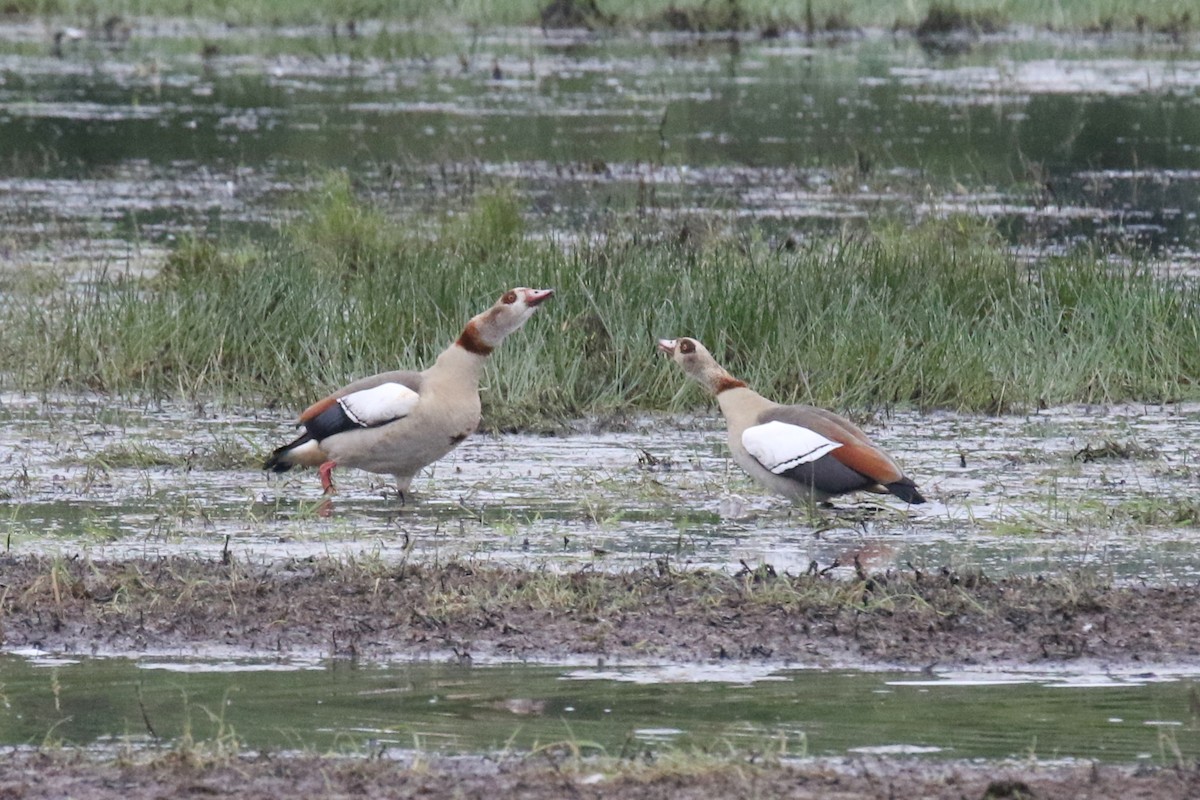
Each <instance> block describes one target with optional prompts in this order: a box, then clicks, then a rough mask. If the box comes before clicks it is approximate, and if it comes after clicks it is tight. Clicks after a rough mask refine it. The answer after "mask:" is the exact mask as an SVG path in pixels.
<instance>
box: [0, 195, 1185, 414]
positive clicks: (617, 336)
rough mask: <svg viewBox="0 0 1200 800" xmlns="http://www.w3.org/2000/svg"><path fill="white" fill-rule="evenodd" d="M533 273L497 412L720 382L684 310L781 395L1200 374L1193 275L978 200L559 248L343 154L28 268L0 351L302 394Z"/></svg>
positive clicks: (493, 387)
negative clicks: (965, 213) (137, 262)
mask: <svg viewBox="0 0 1200 800" xmlns="http://www.w3.org/2000/svg"><path fill="white" fill-rule="evenodd" d="M518 285H523V286H550V287H554V288H556V289H557V290H558V296H557V297H556V298H555V299H554V300H553V301H552V302H551V303H549V304H548V305H547V306H546V307H545V308H544V309H543V310H542V311H541V312H539V314H538V316H537V317H535V318H534V319H533V320H532V321H531V322H530V323H529V324H528V325H527V326H526V327H525V329H524V330H523V331H521V332H520V333H519V334H517V335H516V336H514V337H513V339H512V340H511V341H510V342H507V343H505V345H504V347H502V348H500V349H499V350H498V351H497V353H496V355H495V356H494V357H493V359H492V364H491V367H490V373H489V375H488V377H487V379H486V381H485V383H486V389H485V392H484V397H485V409H486V411H485V418H486V420H487V424H489V425H490V426H492V427H498V428H513V427H525V428H528V427H541V426H544V425H547V424H552V423H553V421H555V420H562V419H565V418H570V417H576V416H579V415H585V414H609V413H622V412H627V411H633V410H640V409H679V408H683V407H691V406H698V405H702V404H705V403H707V402H708V401H707V400H706V399H704V398H702V397H701V395H700V394H699V392H698V391H697V390H695V389H694V388H690V387H689V386H688V384H687V383H686V382H685V381H684V379H683V376H682V375H681V374H680V373H679V372H678V371H677V370H676V369H674V368H673V367H672V366H671V365H669V364H667V363H666V362H665V361H664V360H662V359H661V358H659V357H657V356H656V354H655V351H654V340H655V338H658V337H673V336H680V335H688V336H694V337H696V338H699V339H700V340H702V341H703V342H705V344H707V345H708V346H709V348H710V349H711V350H712V351H713V352H714V353H715V354H716V356H717V357H718V359H719V360H721V361H722V362H723V363H724V364H725V366H726V367H727V368H728V369H729V370H730V371H731V372H733V373H734V374H735V375H738V376H739V377H742V378H743V379H745V380H747V381H749V382H750V383H751V385H753V386H755V387H756V388H758V389H759V390H760V391H761V392H762V393H763V394H765V395H767V396H769V397H772V398H774V399H777V400H779V401H781V402H795V401H806V402H814V403H818V404H821V405H826V406H830V407H834V408H843V409H844V408H864V407H865V408H878V407H880V406H889V405H893V404H902V405H912V406H917V407H922V408H933V407H939V408H955V409H964V410H986V411H1004V410H1009V409H1017V408H1029V407H1036V406H1039V405H1053V404H1060V403H1066V402H1120V401H1126V400H1139V401H1173V400H1185V399H1196V398H1197V397H1198V396H1200V387H1198V386H1197V384H1196V377H1195V376H1197V375H1200V347H1197V342H1198V341H1200V286H1197V284H1196V283H1195V282H1188V281H1185V280H1176V279H1164V278H1160V277H1157V276H1156V275H1155V274H1153V273H1152V271H1151V270H1150V269H1148V268H1147V267H1145V266H1142V265H1138V264H1132V265H1130V264H1125V263H1114V262H1112V261H1111V260H1108V259H1106V258H1104V257H1102V256H1101V255H1099V254H1097V253H1093V252H1089V251H1086V250H1081V251H1080V252H1078V253H1075V254H1073V255H1070V256H1065V257H1059V258H1053V259H1048V260H1045V261H1042V262H1039V263H1036V264H1033V265H1032V266H1028V265H1025V264H1023V263H1021V262H1019V261H1018V260H1017V259H1016V258H1014V257H1013V256H1012V255H1011V254H1009V252H1008V251H1007V249H1006V247H1005V245H1004V243H1003V242H1002V241H1001V240H1000V238H999V237H998V236H997V235H996V233H995V231H994V230H992V229H991V228H990V227H988V226H987V225H985V224H983V223H979V222H976V221H971V220H968V219H963V218H952V219H948V220H932V221H928V222H925V223H923V224H920V225H917V226H915V227H911V226H910V227H902V226H899V225H896V226H881V227H878V228H876V229H875V230H873V231H872V232H871V233H869V234H864V235H856V236H846V237H837V236H833V237H828V238H819V239H814V240H812V241H810V242H808V243H807V244H805V245H803V246H801V247H799V248H797V249H794V250H781V249H778V248H775V247H772V246H771V245H769V244H768V243H766V242H763V241H758V240H755V239H752V238H751V239H746V238H743V237H735V236H732V235H721V234H712V235H709V236H705V237H700V238H697V237H692V238H689V239H686V240H684V241H680V240H679V238H678V237H667V236H639V237H637V238H636V239H630V238H622V237H619V236H612V237H609V238H608V239H607V240H605V241H604V242H602V243H597V242H584V243H580V244H576V245H573V246H571V247H565V246H561V245H559V244H556V243H553V242H546V241H540V240H532V239H529V238H526V237H524V236H523V226H522V222H521V217H520V214H519V212H518V209H517V206H516V203H515V201H514V200H513V198H512V196H511V195H509V194H506V193H500V194H494V195H487V196H483V197H481V198H479V199H478V201H477V203H476V205H475V206H474V207H473V208H472V209H470V210H469V211H467V212H465V213H462V214H459V215H457V216H454V217H450V218H448V219H446V220H445V221H444V222H443V223H441V225H440V227H437V228H435V229H433V230H429V229H413V228H410V227H407V226H405V225H402V224H397V223H396V222H394V221H392V220H390V219H388V218H387V217H386V216H385V215H384V214H383V213H382V212H380V211H379V210H377V209H374V208H372V207H369V206H367V205H364V204H363V203H361V202H359V201H358V200H356V199H355V197H354V194H353V192H352V191H351V189H350V187H349V185H348V184H347V183H345V181H344V180H340V179H333V180H331V181H330V182H328V183H327V184H326V185H325V186H324V188H323V189H322V190H321V191H319V192H317V193H316V195H315V197H314V198H313V200H312V203H311V205H310V207H309V208H308V209H307V211H306V213H305V214H304V215H303V217H302V218H301V219H299V220H298V221H297V222H296V223H294V224H292V225H289V226H287V227H286V228H285V229H284V230H283V231H282V232H281V235H280V237H279V239H278V240H277V241H276V242H274V243H272V244H247V245H242V246H227V245H223V244H219V243H213V242H206V241H197V240H193V241H185V242H184V243H182V244H181V245H180V246H179V248H178V249H177V250H176V251H175V252H173V253H172V254H171V255H170V256H169V257H168V258H167V260H166V263H165V264H164V265H163V268H162V271H161V272H160V273H159V275H157V276H155V277H153V278H150V279H145V280H138V279H130V278H112V277H108V276H105V275H98V276H95V278H94V280H93V281H92V282H91V283H89V284H87V285H86V288H84V289H80V288H79V286H78V284H65V283H53V284H46V285H44V286H43V285H41V284H33V285H31V286H30V287H27V288H25V289H23V290H22V291H20V292H17V291H14V292H13V293H11V295H10V296H8V297H7V298H6V299H5V301H4V302H3V303H2V304H0V324H2V325H3V327H4V330H5V337H4V338H3V340H2V341H0V373H3V375H4V383H5V384H6V385H8V386H9V387H11V388H18V389H22V390H25V391H42V392H48V391H54V390H64V389H65V390H78V389H92V390H99V391H104V392H111V393H117V394H122V395H138V396H150V397H175V398H183V399H188V400H200V401H206V400H210V399H214V398H215V399H224V400H227V401H228V400H238V401H244V400H251V401H257V402H264V403H267V404H275V405H280V406H284V407H286V408H289V409H297V408H300V407H303V405H304V404H306V403H307V402H308V400H310V399H311V398H312V397H314V396H318V395H320V394H323V393H324V392H326V391H328V390H329V389H330V388H333V387H336V386H337V385H340V384H342V383H344V382H346V381H348V380H350V379H353V378H355V377H358V376H362V375H365V374H369V373H373V372H376V371H380V370H385V369H392V368H396V367H408V368H414V367H423V366H425V365H428V364H429V363H431V362H432V360H433V358H434V357H435V356H436V355H437V353H438V352H440V351H441V350H442V349H443V348H444V347H445V346H446V345H447V344H449V342H451V341H452V340H453V339H454V338H455V336H457V334H458V332H459V331H460V330H461V328H462V325H463V324H464V323H465V321H466V320H467V319H468V318H470V317H471V316H472V315H474V314H476V313H478V312H479V311H481V310H483V309H484V308H486V307H487V306H488V305H490V304H491V303H492V302H494V300H495V298H496V297H498V296H499V295H500V293H501V292H502V291H504V290H505V289H507V288H509V287H512V286H518Z"/></svg>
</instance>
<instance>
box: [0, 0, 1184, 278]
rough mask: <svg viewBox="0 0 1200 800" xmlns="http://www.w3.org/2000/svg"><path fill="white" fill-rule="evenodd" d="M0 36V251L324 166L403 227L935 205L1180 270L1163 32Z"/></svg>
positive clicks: (274, 205)
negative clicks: (495, 211) (933, 45)
mask: <svg viewBox="0 0 1200 800" xmlns="http://www.w3.org/2000/svg"><path fill="white" fill-rule="evenodd" d="M6 28H7V29H6V31H4V32H0V34H2V35H0V152H4V153H5V154H6V157H5V159H4V160H3V163H2V164H0V188H3V190H4V191H3V192H0V223H3V225H4V226H5V228H6V230H7V233H8V236H7V238H8V240H9V241H7V242H4V243H2V244H4V246H5V248H6V249H7V250H8V251H9V254H10V255H11V256H12V257H13V258H12V259H11V260H10V263H15V264H18V265H22V264H24V265H34V266H39V267H44V266H46V265H47V264H54V263H58V262H66V263H68V264H80V263H82V265H84V266H86V265H88V263H89V258H88V253H89V252H91V253H93V254H94V253H95V252H96V251H95V250H89V249H81V248H79V247H78V246H77V245H78V242H80V241H81V240H82V241H88V242H96V243H98V244H99V245H100V246H102V247H103V248H104V249H103V250H102V251H100V252H101V253H102V254H105V255H107V256H108V258H109V259H110V262H109V263H110V264H115V265H118V266H120V265H124V264H127V263H128V264H129V265H130V266H132V267H140V266H141V262H142V261H143V259H145V260H153V258H154V257H156V256H157V255H158V254H159V251H158V250H157V248H158V247H161V246H163V245H165V244H167V243H169V242H170V241H171V240H172V238H173V237H175V236H176V235H178V234H180V233H184V232H189V231H193V230H196V229H200V230H205V229H207V230H210V231H220V232H222V233H226V234H228V233H233V232H237V231H246V230H248V231H251V232H254V233H256V234H258V233H261V232H263V231H264V230H265V229H269V228H270V227H271V226H272V225H273V224H277V223H278V221H279V220H280V219H283V218H285V217H286V216H287V211H286V209H283V208H280V206H279V203H280V200H281V198H282V197H283V196H284V195H286V194H287V192H288V191H289V190H291V189H294V188H296V187H304V186H307V185H309V184H310V181H311V179H312V176H313V173H314V172H319V171H320V170H323V169H328V168H335V169H347V170H350V171H351V173H352V174H353V176H354V178H355V181H356V183H357V184H358V185H359V186H360V187H361V188H362V189H364V190H365V191H367V192H370V193H371V194H373V195H374V196H375V197H376V198H377V199H378V200H380V201H381V202H382V203H384V204H385V205H387V206H390V207H391V208H392V209H393V210H394V213H395V214H397V215H398V216H403V217H413V216H418V215H422V214H424V213H426V212H428V211H429V210H430V209H431V208H437V207H441V206H443V205H445V204H447V203H449V204H451V205H453V204H454V203H455V202H456V201H457V199H459V198H460V197H461V196H463V195H466V194H470V192H471V191H472V190H473V189H474V188H476V187H478V186H479V185H481V184H493V183H503V184H506V185H512V186H514V187H515V188H516V190H517V191H518V192H519V193H521V194H523V195H524V196H525V197H526V198H527V199H528V203H527V205H526V209H527V211H529V212H530V216H531V219H532V222H533V225H534V228H535V230H539V231H543V232H547V233H554V234H557V235H571V234H576V233H589V232H596V231H604V230H608V229H609V226H610V225H611V224H612V222H613V220H614V215H615V216H616V217H620V218H624V215H626V214H637V215H639V216H641V215H646V214H649V215H652V216H659V217H663V218H666V219H668V220H670V219H672V218H675V217H678V218H680V219H692V218H696V217H700V218H704V219H708V220H710V221H713V222H716V223H717V224H728V225H733V226H740V227H748V228H750V227H752V228H754V229H755V230H758V231H760V232H765V233H767V235H770V236H774V237H778V238H781V239H782V238H783V237H785V236H789V235H794V236H801V237H802V236H804V235H806V234H808V233H810V232H812V231H816V230H822V229H830V228H840V227H841V226H842V225H844V224H861V223H862V221H863V220H865V219H866V218H868V217H870V216H873V215H879V214H881V213H886V214H895V215H899V216H901V217H902V218H909V217H911V216H913V215H916V216H922V215H929V214H936V215H944V214H952V213H953V214H967V215H973V216H983V217H987V218H989V219H994V220H996V221H998V222H999V223H1000V224H1001V226H1002V228H1003V229H1005V230H1006V231H1007V232H1008V233H1009V234H1010V236H1011V237H1012V239H1013V241H1014V243H1015V244H1017V245H1021V246H1023V247H1027V248H1034V249H1035V250H1037V251H1039V252H1042V251H1045V250H1047V249H1050V250H1053V249H1056V248H1062V247H1067V246H1070V245H1071V244H1073V243H1075V242H1077V241H1079V240H1081V239H1083V238H1089V239H1097V238H1098V239H1101V240H1104V241H1108V242H1113V241H1115V242H1118V243H1123V244H1128V245H1133V246H1135V247H1139V248H1146V249H1149V250H1151V251H1154V252H1156V253H1159V254H1162V255H1165V256H1166V257H1167V258H1168V259H1170V260H1173V261H1174V262H1176V266H1177V268H1178V269H1181V270H1184V271H1193V270H1196V265H1197V263H1198V262H1200V259H1198V257H1197V253H1198V252H1200V218H1198V217H1197V213H1196V208H1197V206H1198V202H1197V201H1198V199H1200V92H1197V88H1198V87H1200V58H1198V57H1197V55H1196V53H1195V51H1194V50H1193V49H1192V48H1191V47H1190V46H1189V45H1188V44H1186V43H1184V44H1182V45H1181V44H1179V43H1177V42H1173V41H1169V40H1167V39H1156V38H1154V37H1131V36H1116V37H1104V38H1100V37H1093V38H1083V37H1072V36H1053V35H1049V34H1042V33H1029V32H1026V33H1022V34H1020V35H1017V36H1013V37H1008V38H993V39H988V40H984V41H981V42H978V43H976V44H975V46H974V47H972V48H971V49H969V50H968V51H966V52H963V53H959V54H944V53H931V52H927V51H925V50H922V49H921V48H920V47H919V46H918V45H917V44H916V43H915V42H914V41H912V40H911V39H909V38H907V37H903V36H900V37H894V36H891V35H889V34H886V33H884V32H880V31H874V32H868V33H867V34H866V35H864V36H861V37H857V38H854V39H851V40H843V41H838V42H825V41H819V42H817V43H815V44H814V43H809V42H807V41H806V40H805V39H803V38H802V37H783V38H781V39H775V40H769V41H760V40H758V39H755V38H750V37H746V38H741V39H738V40H736V41H731V40H729V39H728V38H713V37H696V36H691V35H641V36H628V37H623V36H612V35H571V34H554V35H546V34H544V33H542V32H541V31H537V30H528V29H509V30H500V31H493V32H488V33H483V32H478V31H455V30H443V31H440V32H434V33H428V32H425V31H420V30H413V29H408V28H405V27H403V26H398V25H392V26H380V25H364V26H363V27H362V28H361V29H360V30H361V34H362V35H361V36H360V37H359V38H358V39H356V40H353V41H351V40H349V39H347V38H346V37H345V35H344V32H343V35H342V36H341V37H340V38H337V39H334V38H332V37H331V36H330V32H329V29H328V28H327V27H325V26H317V27H313V28H307V29H306V28H270V27H268V28H253V27H239V28H224V27H222V26H219V25H214V24H212V23H207V22H203V21H191V20H186V21H185V20H168V21H156V20H146V19H143V20H134V21H133V35H132V38H131V39H130V41H129V42H128V43H127V44H125V45H123V46H120V47H116V46H113V45H110V44H109V43H107V42H105V41H103V40H102V39H100V38H99V37H89V38H85V39H84V40H83V41H81V42H77V43H73V44H72V45H71V46H70V47H69V48H68V49H66V50H65V51H64V52H63V54H62V57H60V58H56V57H54V56H53V55H52V54H51V51H50V45H49V37H50V34H51V32H52V29H51V27H47V26H45V25H42V24H40V23H37V24H30V25H19V24H16V25H13V26H11V27H8V26H6ZM206 45H207V46H208V48H209V51H210V52H209V54H208V55H202V50H203V48H204V47H205V46H206ZM47 238H49V240H50V241H51V242H61V243H63V246H64V247H65V249H63V250H62V251H61V252H60V250H59V248H58V247H56V246H54V245H53V244H48V242H47ZM72 243H74V246H72ZM122 243H123V244H125V249H124V250H123V249H122V248H121V247H120V246H119V245H120V244H122Z"/></svg>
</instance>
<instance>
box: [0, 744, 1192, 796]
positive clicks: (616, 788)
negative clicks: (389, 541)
mask: <svg viewBox="0 0 1200 800" xmlns="http://www.w3.org/2000/svg"><path fill="white" fill-rule="evenodd" d="M1197 796H1200V772H1197V770H1196V769H1195V768H1188V769H1178V770H1177V769H1162V768H1159V769H1154V768H1140V769H1133V768H1125V767H1109V766H1099V765H1090V764H1081V765H1051V766H1046V765H1034V764H1029V765H1018V764H1003V765H997V764H981V763H968V762H930V761H922V760H909V759H880V758H862V759H844V760H838V761H820V762H805V763H804V764H799V765H785V764H778V763H775V764H752V763H748V762H744V761H743V762H740V763H734V764H717V763H713V762H701V763H696V764H691V765H680V764H673V765H658V764H655V763H652V762H645V761H640V760H639V761H633V762H622V763H615V762H612V761H608V762H604V763H598V762H593V761H590V760H587V759H571V758H568V759H557V758H554V757H552V756H551V757H543V756H535V757H526V758H506V759H503V760H492V759H486V758H479V757H473V758H457V759H450V758H442V759H433V760H421V761H419V762H416V763H403V762H399V761H392V760H388V759H375V760H361V759H359V760H354V759H345V758H337V759H335V758H320V757H315V756H302V757H295V758H273V757H255V758H234V759H225V760H221V761H218V762H216V763H209V764H203V763H196V762H194V761H192V760H191V759H189V758H187V757H179V756H176V755H172V756H168V757H164V758H159V759H156V760H153V761H148V762H147V761H143V762H141V763H132V762H128V761H120V760H118V761H96V760H93V759H92V758H91V757H89V756H88V755H86V754H81V753H65V752H57V753H54V752H51V753H17V754H10V755H7V756H0V798H4V799H5V800H10V799H11V800H16V798H63V797H71V798H75V800H103V799H104V798H121V800H141V799H142V798H163V797H239V798H246V799H247V800H256V799H257V798H264V799H266V798H272V799H273V798H279V797H304V798H342V797H374V798H409V797H455V798H464V800H466V799H470V798H480V800H493V798H496V797H521V798H527V799H528V800H540V798H576V799H577V800H605V798H621V799H622V800H641V799H642V798H647V799H649V798H655V799H657V798H662V799H663V800H666V799H667V798H670V799H671V800H688V799H689V798H708V797H713V798H715V797H720V798H740V797H755V798H763V799H764V800H766V799H768V798H795V799H796V800H806V799H809V798H811V799H814V800H815V798H837V799H838V800H852V799H854V798H896V797H912V798H915V797H920V798H930V799H933V800H936V799H938V798H946V799H947V800H949V799H950V798H953V800H961V799H962V798H972V799H979V800H1000V798H1022V799H1023V800H1032V799H1033V798H1054V797H1071V798H1076V799H1077V800H1078V799H1081V798H1082V799H1092V800H1099V798H1114V799H1117V798H1119V799H1120V800H1139V799H1140V798H1147V799H1148V798H1154V799H1155V800H1173V799H1174V798H1180V799H1182V798H1190V797H1197Z"/></svg>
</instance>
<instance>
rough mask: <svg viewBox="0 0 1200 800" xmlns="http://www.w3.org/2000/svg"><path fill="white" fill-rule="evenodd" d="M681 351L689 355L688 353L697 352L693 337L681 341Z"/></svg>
mask: <svg viewBox="0 0 1200 800" xmlns="http://www.w3.org/2000/svg"><path fill="white" fill-rule="evenodd" d="M679 352H681V353H683V354H684V355H687V354H688V353H694V352H696V343H695V342H693V341H692V340H691V339H684V340H682V341H681V342H680V343H679Z"/></svg>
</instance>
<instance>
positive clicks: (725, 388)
mask: <svg viewBox="0 0 1200 800" xmlns="http://www.w3.org/2000/svg"><path fill="white" fill-rule="evenodd" d="M658 349H659V350H661V351H662V352H663V353H666V354H667V356H668V357H669V358H670V359H671V360H672V361H674V362H675V363H676V364H678V365H679V366H681V367H683V371H684V372H685V373H687V375H688V377H690V378H693V379H694V380H696V381H697V382H698V383H699V384H700V385H701V386H703V387H704V388H705V389H707V390H708V391H710V392H712V393H713V394H714V395H715V396H716V398H717V404H718V405H720V407H721V413H722V414H724V415H725V422H726V424H727V426H728V428H729V449H730V450H732V451H733V460H734V461H736V462H737V463H738V464H739V465H740V466H741V467H742V469H744V470H746V472H748V473H750V477H752V478H754V480H756V481H758V482H759V483H761V484H762V485H763V486H765V487H766V488H768V489H770V490H771V491H773V492H775V493H777V494H781V495H784V496H785V497H788V498H791V499H792V500H804V501H807V502H810V503H818V502H821V501H824V500H827V499H829V498H830V497H833V496H835V495H839V494H846V493H847V492H854V491H859V490H865V491H868V492H879V493H883V494H886V493H888V492H890V493H891V494H894V495H896V496H897V497H899V498H900V499H901V500H903V501H905V502H906V503H924V502H925V498H924V497H922V496H921V493H920V492H919V491H917V486H916V484H914V483H913V482H912V480H911V479H909V478H907V477H905V475H904V473H903V472H902V471H901V469H900V466H899V465H898V464H897V463H896V462H895V461H893V460H892V457H891V456H889V455H888V454H887V453H885V452H883V450H881V449H880V448H879V446H878V445H876V444H875V443H874V442H872V441H871V440H870V439H869V438H868V437H867V435H866V434H865V433H863V432H862V431H861V430H859V429H858V427H857V426H856V425H855V424H854V423H852V422H850V420H848V419H845V418H843V417H840V416H838V415H837V414H834V413H833V412H832V411H825V410H823V409H820V408H814V407H812V406H801V405H796V406H783V405H780V404H778V403H773V402H771V401H770V400H768V399H766V398H765V397H763V396H762V395H760V394H759V393H758V392H755V391H754V390H753V389H751V388H750V387H748V386H746V384H745V383H744V382H743V381H740V380H738V379H737V378H735V377H733V376H732V375H730V374H729V373H728V372H726V371H725V370H724V369H723V368H722V367H721V365H720V364H718V363H717V361H716V359H714V358H713V357H712V354H711V353H709V352H708V350H706V349H705V348H704V345H702V344H700V343H699V342H698V341H696V340H695V339H687V338H680V339H660V340H659V342H658Z"/></svg>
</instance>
